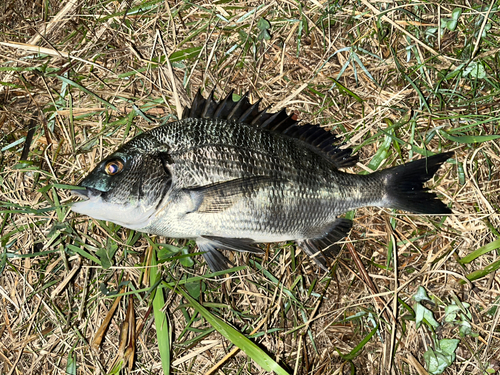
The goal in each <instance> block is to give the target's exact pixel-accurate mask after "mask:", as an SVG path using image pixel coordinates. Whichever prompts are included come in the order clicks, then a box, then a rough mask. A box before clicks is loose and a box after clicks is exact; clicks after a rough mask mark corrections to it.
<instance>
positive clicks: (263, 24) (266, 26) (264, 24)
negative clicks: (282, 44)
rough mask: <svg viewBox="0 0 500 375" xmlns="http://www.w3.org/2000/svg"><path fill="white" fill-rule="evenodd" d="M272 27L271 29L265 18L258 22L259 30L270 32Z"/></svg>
mask: <svg viewBox="0 0 500 375" xmlns="http://www.w3.org/2000/svg"><path fill="white" fill-rule="evenodd" d="M270 27H271V24H270V23H269V21H267V20H266V19H265V18H260V19H259V21H258V22H257V28H258V29H259V30H260V31H263V30H268V29H269V28H270Z"/></svg>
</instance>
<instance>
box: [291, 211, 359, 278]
mask: <svg viewBox="0 0 500 375" xmlns="http://www.w3.org/2000/svg"><path fill="white" fill-rule="evenodd" d="M351 227H352V221H351V220H348V219H343V218H339V219H337V220H335V221H334V222H333V223H332V224H331V226H330V230H329V231H328V233H327V234H326V235H324V236H322V237H318V238H305V239H302V240H297V241H296V242H297V244H298V245H299V246H300V248H302V250H304V251H305V252H306V253H307V255H309V256H310V257H311V258H312V259H313V260H314V261H315V262H316V263H317V264H318V265H319V266H320V267H321V268H322V269H323V270H325V271H326V272H328V271H330V270H329V264H328V263H329V262H328V259H327V258H328V257H331V255H333V254H336V253H337V252H338V251H339V248H340V247H339V245H337V244H336V242H337V241H340V240H341V239H342V238H344V237H345V236H347V234H348V233H349V231H350V230H351Z"/></svg>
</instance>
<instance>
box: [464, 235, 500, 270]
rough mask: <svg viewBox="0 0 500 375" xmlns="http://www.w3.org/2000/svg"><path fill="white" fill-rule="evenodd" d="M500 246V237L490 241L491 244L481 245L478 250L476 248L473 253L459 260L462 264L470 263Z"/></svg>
mask: <svg viewBox="0 0 500 375" xmlns="http://www.w3.org/2000/svg"><path fill="white" fill-rule="evenodd" d="M499 247H500V238H498V239H497V240H495V241H493V242H490V243H489V244H487V245H484V246H482V247H480V248H479V249H477V250H474V251H473V252H472V253H470V254H469V255H467V256H465V257H463V258H462V259H460V260H459V261H458V262H459V263H460V264H467V263H470V262H472V261H473V260H474V259H476V258H478V257H480V256H481V255H483V254H486V253H489V252H490V251H493V250H496V249H498V248H499Z"/></svg>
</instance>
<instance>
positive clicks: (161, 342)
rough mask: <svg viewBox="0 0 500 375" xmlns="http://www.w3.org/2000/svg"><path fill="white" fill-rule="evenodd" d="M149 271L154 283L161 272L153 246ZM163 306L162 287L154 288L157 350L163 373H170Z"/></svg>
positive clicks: (168, 325)
mask: <svg viewBox="0 0 500 375" xmlns="http://www.w3.org/2000/svg"><path fill="white" fill-rule="evenodd" d="M151 252H152V253H151V266H153V267H152V268H151V273H150V274H149V282H150V284H151V285H154V284H155V283H156V282H157V280H158V278H160V277H161V272H160V271H159V270H158V267H154V266H157V265H158V260H157V259H156V251H155V249H154V247H153V248H152V250H151ZM163 306H165V298H164V296H163V289H162V288H156V292H155V294H154V297H153V315H154V317H155V327H156V337H157V338H158V350H159V351H160V357H161V366H162V368H163V373H164V374H165V375H168V374H170V359H171V353H170V344H171V342H172V335H171V330H170V324H169V321H168V317H167V315H166V314H165V313H164V312H163V311H162V309H163Z"/></svg>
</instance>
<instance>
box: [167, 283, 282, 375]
mask: <svg viewBox="0 0 500 375" xmlns="http://www.w3.org/2000/svg"><path fill="white" fill-rule="evenodd" d="M176 291H177V292H178V293H180V294H181V295H182V296H183V297H184V298H185V299H187V300H188V302H189V304H190V305H191V306H192V307H193V308H194V309H195V310H196V311H198V313H199V314H200V315H201V316H203V318H205V319H206V320H207V322H208V323H210V324H211V325H212V327H214V328H215V329H216V330H217V332H219V333H220V334H221V335H222V336H224V337H225V338H227V339H228V340H229V341H231V342H232V343H233V344H234V345H236V346H237V347H238V348H240V349H241V350H242V351H243V352H245V353H246V354H247V355H248V356H249V357H250V358H251V359H252V360H254V361H255V363H257V364H258V365H259V366H261V367H262V368H263V369H264V370H266V371H274V372H275V373H277V374H279V375H288V372H286V371H285V369H284V368H283V367H281V366H280V365H279V364H278V363H277V362H276V361H275V360H274V359H272V358H271V357H270V356H269V355H268V354H267V353H266V352H265V351H264V350H262V349H261V348H259V347H258V346H257V345H256V344H255V343H254V342H253V341H251V340H249V339H248V338H247V337H246V336H245V335H243V334H242V333H241V332H239V331H237V330H236V329H234V328H233V327H231V326H230V325H229V324H227V323H226V322H224V321H223V320H222V319H220V318H218V317H216V316H215V315H213V314H211V313H210V311H208V310H207V309H206V308H205V307H203V306H202V305H201V304H200V303H198V301H196V300H195V299H194V298H193V297H191V296H190V295H189V294H188V293H187V292H185V291H184V290H182V289H177V290H176Z"/></svg>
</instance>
